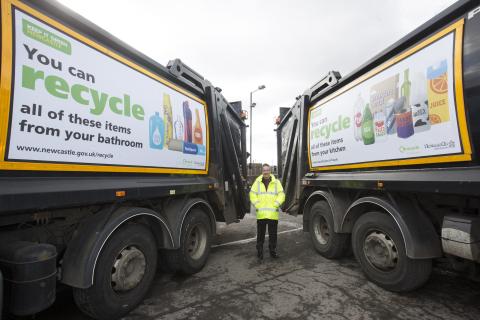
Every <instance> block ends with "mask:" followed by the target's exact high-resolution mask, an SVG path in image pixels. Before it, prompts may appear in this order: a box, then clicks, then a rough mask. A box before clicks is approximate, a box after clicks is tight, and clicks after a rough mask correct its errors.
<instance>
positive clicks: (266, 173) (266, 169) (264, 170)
mask: <svg viewBox="0 0 480 320" xmlns="http://www.w3.org/2000/svg"><path fill="white" fill-rule="evenodd" d="M270 173H272V170H271V169H270V167H269V166H263V168H262V175H263V177H264V178H265V179H268V178H270Z"/></svg>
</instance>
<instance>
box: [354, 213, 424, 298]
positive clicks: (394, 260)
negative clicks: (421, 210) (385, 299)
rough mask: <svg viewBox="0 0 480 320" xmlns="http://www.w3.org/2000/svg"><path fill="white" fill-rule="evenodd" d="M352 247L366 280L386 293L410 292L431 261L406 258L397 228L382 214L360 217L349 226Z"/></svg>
mask: <svg viewBox="0 0 480 320" xmlns="http://www.w3.org/2000/svg"><path fill="white" fill-rule="evenodd" d="M352 247H353V252H354V254H355V257H356V259H357V261H358V262H359V264H360V266H361V268H362V270H363V272H364V273H365V275H366V277H367V278H368V279H369V280H370V281H372V282H373V283H375V284H377V285H378V286H380V287H382V288H384V289H386V290H389V291H393V292H408V291H412V290H414V289H416V288H418V287H420V286H422V285H423V284H424V283H425V282H427V280H428V278H429V277H430V274H431V272H432V260H431V259H410V258H408V257H407V254H406V250H405V242H404V239H403V237H402V234H401V232H400V229H399V228H398V226H397V224H396V223H395V221H394V220H393V218H392V217H391V216H390V215H388V214H386V213H382V212H369V213H366V214H364V215H362V216H361V217H360V218H359V219H358V220H357V221H356V222H355V225H354V227H353V233H352Z"/></svg>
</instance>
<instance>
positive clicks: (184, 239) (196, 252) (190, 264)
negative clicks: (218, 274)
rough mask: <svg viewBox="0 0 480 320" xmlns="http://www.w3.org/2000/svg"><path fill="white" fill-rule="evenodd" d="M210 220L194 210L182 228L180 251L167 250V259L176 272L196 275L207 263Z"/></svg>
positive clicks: (198, 210)
mask: <svg viewBox="0 0 480 320" xmlns="http://www.w3.org/2000/svg"><path fill="white" fill-rule="evenodd" d="M211 233H212V231H211V227H210V219H209V218H208V216H207V215H206V214H205V212H203V211H202V210H200V209H192V211H190V212H189V213H188V214H187V216H186V217H185V221H184V222H183V226H182V233H181V238H180V249H177V250H167V251H166V252H165V258H166V260H167V262H168V265H169V268H170V269H171V270H173V271H174V272H179V273H183V274H194V273H197V272H198V271H200V270H201V269H202V268H203V267H204V266H205V264H206V263H207V258H208V255H209V253H210V243H211V238H212V235H211Z"/></svg>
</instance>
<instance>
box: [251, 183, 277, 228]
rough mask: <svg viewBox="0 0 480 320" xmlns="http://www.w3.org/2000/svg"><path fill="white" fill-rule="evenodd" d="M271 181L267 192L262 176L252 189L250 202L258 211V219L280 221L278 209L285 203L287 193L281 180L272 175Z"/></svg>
mask: <svg viewBox="0 0 480 320" xmlns="http://www.w3.org/2000/svg"><path fill="white" fill-rule="evenodd" d="M270 177H271V180H270V183H269V184H268V188H267V189H266V190H265V184H263V182H262V176H261V175H260V176H259V177H258V178H257V179H256V180H255V182H254V183H253V185H252V188H251V189H250V202H251V203H252V204H253V205H254V206H255V209H257V219H258V220H261V219H270V220H278V208H279V207H280V206H281V205H282V203H283V202H284V201H285V193H284V192H283V188H282V184H281V183H280V181H279V180H277V179H275V177H274V176H273V175H270Z"/></svg>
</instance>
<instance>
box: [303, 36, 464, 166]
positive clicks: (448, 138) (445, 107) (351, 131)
mask: <svg viewBox="0 0 480 320" xmlns="http://www.w3.org/2000/svg"><path fill="white" fill-rule="evenodd" d="M454 40H455V34H454V33H453V32H451V33H449V34H447V35H446V36H444V37H442V38H440V39H439V40H436V41H434V42H432V43H431V44H429V45H428V46H425V47H424V48H422V49H420V50H418V51H416V52H415V53H413V54H411V55H409V56H408V57H406V58H405V59H403V60H400V61H398V62H396V63H394V64H392V65H391V66H389V67H387V68H386V69H384V70H382V71H380V72H379V73H376V74H375V75H373V76H372V77H370V78H367V79H365V80H364V81H363V82H362V81H359V83H358V84H357V85H355V86H353V87H351V88H350V89H348V90H346V91H344V92H342V93H341V94H339V95H338V96H335V97H333V98H331V99H329V98H328V97H327V98H326V100H324V102H322V101H320V102H319V104H318V105H316V106H313V107H312V108H311V109H310V111H309V112H310V114H309V155H310V161H311V162H310V163H311V167H312V168H313V169H315V168H322V167H328V166H338V165H352V164H359V163H369V162H377V163H378V162H381V161H386V160H402V159H412V158H423V157H431V156H439V155H450V154H459V153H461V152H462V143H461V137H460V132H459V124H458V119H457V106H456V102H455V93H454V88H455V87H454ZM325 101H326V102H325ZM392 165H395V164H394V163H392Z"/></svg>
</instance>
